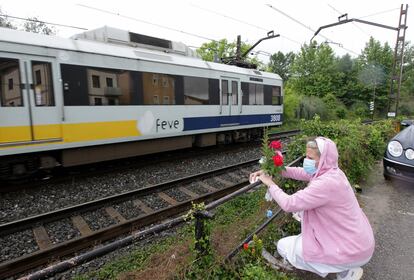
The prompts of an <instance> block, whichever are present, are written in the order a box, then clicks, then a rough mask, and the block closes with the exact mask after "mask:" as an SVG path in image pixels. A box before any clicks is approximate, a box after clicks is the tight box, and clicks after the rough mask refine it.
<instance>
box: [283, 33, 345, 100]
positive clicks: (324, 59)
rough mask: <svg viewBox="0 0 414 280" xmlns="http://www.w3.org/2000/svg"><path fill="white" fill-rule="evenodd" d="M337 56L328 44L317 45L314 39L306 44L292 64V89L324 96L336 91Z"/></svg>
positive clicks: (337, 76) (298, 92) (337, 77)
mask: <svg viewBox="0 0 414 280" xmlns="http://www.w3.org/2000/svg"><path fill="white" fill-rule="evenodd" d="M338 81H339V75H338V69H337V67H336V58H335V56H334V53H333V50H332V48H331V47H330V46H329V45H328V44H325V43H324V44H321V45H317V43H316V41H313V42H312V43H311V44H310V45H307V44H304V45H303V46H302V47H301V51H300V52H299V53H298V54H297V55H296V56H295V60H294V62H293V64H292V76H291V78H290V79H289V83H290V84H291V87H292V90H293V91H294V92H296V93H297V94H303V95H307V96H318V97H324V96H325V95H326V94H328V93H335V92H336V89H337V87H338V86H339V82H338Z"/></svg>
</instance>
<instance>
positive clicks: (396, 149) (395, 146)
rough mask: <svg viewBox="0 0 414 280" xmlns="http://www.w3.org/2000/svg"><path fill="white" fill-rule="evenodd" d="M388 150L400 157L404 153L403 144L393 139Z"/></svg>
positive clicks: (394, 155)
mask: <svg viewBox="0 0 414 280" xmlns="http://www.w3.org/2000/svg"><path fill="white" fill-rule="evenodd" d="M388 152H389V153H390V154H391V155H392V156H393V157H399V156H400V155H402V153H403V147H402V146H401V144H400V142H398V141H391V142H390V143H388Z"/></svg>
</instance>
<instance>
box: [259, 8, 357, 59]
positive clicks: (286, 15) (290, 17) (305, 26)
mask: <svg viewBox="0 0 414 280" xmlns="http://www.w3.org/2000/svg"><path fill="white" fill-rule="evenodd" d="M266 5H267V6H268V7H269V8H271V9H273V10H275V11H277V12H279V13H280V14H282V15H284V16H285V17H287V18H289V19H290V20H292V21H294V22H296V23H297V24H299V25H300V26H302V27H304V28H306V29H308V30H310V31H312V32H313V33H315V32H316V30H314V29H312V28H311V27H310V26H308V25H306V24H304V23H302V22H301V21H299V20H297V19H295V18H294V17H292V16H290V15H288V14H286V13H285V12H283V11H282V10H280V9H278V8H276V7H274V6H272V5H271V4H266ZM319 36H321V37H322V38H324V39H325V40H328V41H330V42H333V40H331V39H329V38H328V37H326V36H324V35H322V34H319ZM338 46H339V45H338ZM339 47H340V48H342V49H344V50H346V51H348V52H351V53H353V54H355V55H359V54H358V53H356V52H354V51H353V50H350V49H348V48H345V47H342V46H339Z"/></svg>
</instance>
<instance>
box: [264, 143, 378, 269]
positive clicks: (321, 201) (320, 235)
mask: <svg viewBox="0 0 414 280" xmlns="http://www.w3.org/2000/svg"><path fill="white" fill-rule="evenodd" d="M318 139H320V140H323V141H324V148H323V152H322V154H321V157H320V161H319V166H318V170H317V171H316V173H315V174H314V175H313V176H312V175H309V174H307V173H306V172H305V171H304V170H303V168H301V167H287V168H286V171H283V172H282V176H283V177H287V178H292V179H296V180H301V181H309V184H308V186H307V187H306V188H305V189H303V190H299V191H297V192H296V193H294V194H293V195H288V194H286V193H285V192H283V191H282V190H281V189H280V188H279V187H278V186H277V185H271V186H270V188H269V191H270V193H271V195H272V197H273V199H274V200H275V201H276V202H277V203H278V204H279V205H280V207H281V208H282V209H283V210H285V211H286V212H297V211H302V210H303V211H304V212H303V216H302V248H303V258H304V260H305V261H309V262H316V263H324V264H348V263H354V262H358V261H363V260H366V259H368V258H370V257H371V256H372V254H373V252H374V246H375V241H374V234H373V232H372V228H371V225H370V224H369V221H368V219H367V217H366V216H365V214H364V213H363V212H362V209H361V208H360V207H359V204H358V201H357V200H356V197H355V194H354V191H353V189H352V187H351V185H350V184H349V182H348V179H347V178H346V176H345V174H344V173H343V172H342V170H340V169H339V167H338V150H337V148H336V145H335V143H334V142H333V141H332V140H330V139H327V138H323V137H318Z"/></svg>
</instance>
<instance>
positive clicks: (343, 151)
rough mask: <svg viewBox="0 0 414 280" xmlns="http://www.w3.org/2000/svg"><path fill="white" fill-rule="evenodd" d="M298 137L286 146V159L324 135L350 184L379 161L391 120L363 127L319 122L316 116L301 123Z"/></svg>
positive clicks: (356, 122)
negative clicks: (309, 140)
mask: <svg viewBox="0 0 414 280" xmlns="http://www.w3.org/2000/svg"><path fill="white" fill-rule="evenodd" d="M301 130H302V134H301V135H300V136H297V137H296V138H295V140H294V141H293V142H291V143H290V144H289V146H288V150H289V159H293V158H295V157H297V156H299V155H303V154H304V153H305V150H304V149H305V148H304V147H305V142H306V140H307V139H308V138H309V137H311V136H312V137H313V136H324V137H327V138H330V139H332V140H333V141H334V142H335V143H336V145H337V147H338V152H339V166H340V168H341V169H342V170H343V171H344V172H345V174H346V175H347V176H348V179H349V181H350V182H351V183H352V184H355V183H358V182H359V181H361V180H363V179H364V178H366V176H367V174H368V172H369V171H370V169H371V167H372V166H373V164H374V162H375V161H376V160H378V159H380V158H381V156H382V154H383V153H384V151H385V147H386V143H387V141H388V140H389V139H390V138H391V136H393V135H394V134H395V131H394V125H393V123H392V121H391V120H384V121H379V122H375V123H373V124H371V125H363V124H361V122H360V121H359V120H339V121H329V122H322V121H321V119H320V118H319V117H318V116H316V117H315V118H314V119H313V120H310V121H302V123H301Z"/></svg>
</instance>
